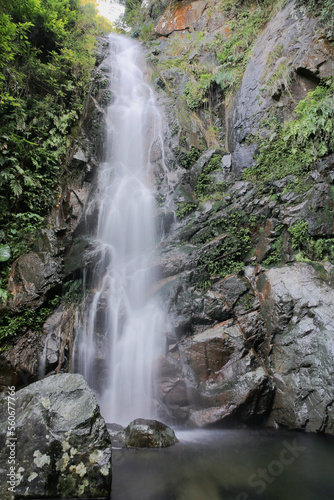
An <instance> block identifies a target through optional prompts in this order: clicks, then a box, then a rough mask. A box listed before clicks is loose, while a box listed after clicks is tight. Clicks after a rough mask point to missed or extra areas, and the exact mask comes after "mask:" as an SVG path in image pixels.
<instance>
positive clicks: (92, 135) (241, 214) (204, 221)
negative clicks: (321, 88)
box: [0, 0, 334, 434]
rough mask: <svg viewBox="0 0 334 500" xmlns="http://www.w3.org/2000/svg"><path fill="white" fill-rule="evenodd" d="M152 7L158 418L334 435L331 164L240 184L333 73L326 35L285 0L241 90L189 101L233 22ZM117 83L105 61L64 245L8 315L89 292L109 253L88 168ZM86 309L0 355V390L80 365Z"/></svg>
mask: <svg viewBox="0 0 334 500" xmlns="http://www.w3.org/2000/svg"><path fill="white" fill-rule="evenodd" d="M250 4H252V2H250ZM255 4H256V5H259V2H254V5H253V4H252V5H251V6H250V10H252V9H253V10H254V8H256V5H255ZM144 7H145V9H146V12H147V16H148V17H149V16H151V18H152V19H153V20H154V23H155V33H156V37H157V38H156V40H154V41H153V42H148V43H146V44H145V50H146V55H147V60H148V63H149V71H148V78H151V80H152V84H153V86H154V88H155V91H156V96H157V99H158V101H159V103H160V106H161V112H162V114H163V120H162V122H163V124H164V130H163V133H164V143H165V157H164V161H165V166H166V167H167V168H162V161H161V158H160V156H159V154H158V152H156V151H154V150H152V162H153V166H154V176H155V178H156V198H157V202H158V203H157V213H156V219H157V225H158V227H159V228H160V231H161V236H163V237H162V239H161V243H159V245H158V247H157V255H156V259H155V262H154V266H155V270H156V272H157V275H159V277H160V279H159V281H158V282H157V283H156V286H155V287H154V290H152V293H157V292H159V293H160V294H161V295H162V297H163V299H164V301H165V304H166V307H167V308H168V310H169V313H170V315H171V317H172V320H173V324H174V330H173V332H168V333H167V335H166V352H165V356H164V357H163V358H162V359H161V360H160V362H159V369H158V370H157V374H156V380H157V384H158V400H159V401H158V403H157V406H158V407H159V412H160V415H159V417H160V418H161V419H165V420H168V421H171V422H177V423H180V422H181V423H185V424H187V425H192V426H206V425H212V424H225V425H234V424H237V425H240V424H242V425H243V424H257V423H263V424H267V425H271V426H282V427H283V426H284V427H288V428H294V429H305V430H308V431H313V432H325V433H331V434H333V433H334V406H333V405H334V392H333V387H334V369H333V366H334V364H333V361H334V359H333V338H334V321H333V316H334V314H333V313H334V310H333V298H334V297H333V293H334V292H333V280H334V266H333V263H332V262H333V258H334V240H333V234H334V217H333V214H334V195H333V193H334V188H333V182H334V174H333V171H334V155H333V154H330V153H329V154H328V155H327V156H326V157H323V158H320V159H319V160H318V161H317V162H315V163H314V165H313V166H312V169H311V170H310V172H309V174H308V175H307V176H305V177H304V181H303V186H302V188H301V186H300V185H298V179H297V177H296V176H294V175H288V176H285V177H283V178H282V179H278V180H275V181H268V182H260V181H259V182H250V181H246V180H244V177H243V173H244V171H245V170H246V169H248V168H249V167H252V166H253V165H254V164H255V162H256V152H257V148H258V140H259V138H261V137H267V136H269V135H270V133H271V131H270V127H268V126H266V125H265V122H266V120H268V119H269V118H270V117H271V116H272V115H275V117H276V118H277V119H278V120H279V121H280V122H283V121H286V120H291V119H293V118H294V117H295V114H294V110H295V108H296V105H297V104H298V102H300V101H301V100H302V99H304V98H305V97H306V95H307V94H308V92H309V91H310V90H314V89H315V88H317V86H318V85H319V83H321V82H322V81H323V80H324V79H325V78H327V77H329V76H331V75H332V74H333V67H334V66H333V64H334V55H333V54H334V50H333V44H332V41H331V40H329V39H328V38H326V37H325V35H324V34H323V32H322V29H321V25H320V24H319V21H318V20H317V19H314V18H311V17H308V15H307V14H306V11H305V9H304V8H303V7H300V6H297V4H296V2H289V3H288V4H287V5H286V6H285V7H284V8H283V9H281V8H280V7H279V5H276V8H275V9H274V10H273V11H272V12H271V16H270V20H268V23H267V24H266V25H265V26H264V27H263V30H262V31H261V32H259V33H258V37H257V40H256V41H255V42H254V45H253V48H252V51H251V53H250V57H249V60H248V62H247V65H246V67H245V71H244V74H243V77H242V78H241V79H240V85H239V87H238V89H237V91H236V92H234V93H233V95H232V94H231V93H229V94H228V95H227V92H226V88H225V87H224V85H223V83H222V84H221V85H220V84H217V83H215V82H211V84H210V86H209V88H206V91H207V94H205V99H204V97H203V99H202V101H201V100H197V101H196V103H195V104H194V102H193V100H191V99H190V98H192V97H191V96H192V94H191V93H190V92H191V89H192V88H193V87H192V86H193V85H194V82H193V80H192V76H191V72H189V71H187V70H186V69H185V64H187V65H189V68H190V67H192V68H195V69H194V71H195V70H196V71H197V70H198V68H201V71H202V69H203V68H204V69H203V71H202V73H203V75H205V74H206V73H205V71H207V70H208V68H210V71H212V72H215V71H218V72H219V68H220V63H221V61H218V60H217V57H216V56H215V55H214V54H213V53H212V52H211V51H210V44H211V43H215V40H217V36H218V39H219V40H221V41H227V42H228V41H229V39H230V37H231V36H232V35H231V29H232V28H231V26H232V27H233V13H232V14H226V12H225V11H223V10H222V9H221V8H220V7H221V3H220V2H219V1H218V0H217V1H216V0H214V1H212V2H210V4H209V2H205V1H202V0H199V1H195V2H191V1H185V2H160V1H159V2H158V1H150V2H145V5H144ZM157 13H158V14H157ZM228 15H229V16H230V17H227V16H228ZM231 16H232V17H231ZM204 39H205V41H206V43H201V40H204ZM195 42H196V43H195ZM194 47H196V48H194ZM238 50H239V51H240V47H239V48H238V49H236V57H237V56H238V57H239V53H238ZM181 56H182V58H183V59H182V60H181V59H180V57H181ZM185 60H186V61H187V63H185ZM180 61H181V62H180ZM187 67H188V66H187ZM189 68H188V69H189ZM108 78H109V76H108V71H107V69H106V67H105V65H104V62H103V60H102V56H101V61H100V65H99V67H98V68H97V71H96V74H95V76H94V79H93V82H92V94H91V95H90V97H89V100H88V103H87V108H86V115H85V118H84V122H83V128H82V137H81V139H80V141H79V142H78V144H77V145H76V148H75V150H74V151H73V165H74V167H75V168H77V169H79V171H80V170H82V175H81V176H78V178H77V181H76V182H74V183H73V186H71V187H68V188H67V190H66V191H64V194H63V197H62V199H61V202H60V209H59V221H60V222H59V231H58V233H57V234H58V240H59V241H60V243H59V241H58V248H59V245H60V246H62V247H64V248H65V252H63V254H61V256H59V254H57V252H55V253H54V254H52V253H51V255H53V256H52V259H51V257H50V256H49V257H48V258H47V260H46V261H47V262H48V266H47V269H48V272H47V273H46V274H47V276H46V275H45V279H44V281H43V282H41V281H38V279H37V277H36V276H35V277H34V280H30V281H29V279H28V276H26V274H24V273H25V271H24V269H25V267H24V264H25V261H27V260H29V259H30V260H31V261H32V262H34V263H35V264H36V268H37V267H38V265H39V262H40V261H41V259H42V258H44V257H45V255H43V252H44V248H45V247H43V250H40V252H36V254H31V255H29V256H24V258H21V260H20V261H17V262H16V264H15V268H14V269H13V273H12V289H13V295H14V298H13V307H16V308H20V307H21V305H22V307H23V304H27V303H30V301H33V302H34V303H36V304H37V303H40V301H41V300H43V299H42V297H43V296H44V295H47V294H48V293H49V292H48V287H49V283H50V282H51V281H52V282H53V283H56V282H57V280H58V281H59V279H65V280H77V279H78V278H81V277H82V275H83V272H82V270H83V269H85V279H87V282H88V283H89V282H90V283H91V286H92V288H93V286H94V285H93V277H92V276H91V275H90V274H91V272H90V270H91V269H92V262H96V260H98V258H99V255H98V252H95V253H94V252H93V251H92V247H91V241H90V239H89V237H87V236H85V235H87V234H93V232H94V223H95V221H96V210H97V205H96V201H95V199H94V175H93V174H94V170H95V168H96V165H97V164H98V162H99V161H100V160H101V158H102V149H103V148H102V142H103V140H102V137H103V135H101V130H103V123H104V119H105V113H104V108H105V106H106V105H107V103H108V102H109V100H110V99H112V96H111V95H109V93H108V91H107V90H106V86H107V83H108ZM203 78H204V76H203ZM196 88H197V91H198V93H200V92H201V91H202V90H203V87H196ZM201 95H202V94H201ZM203 95H204V94H203ZM195 97H196V96H195ZM197 97H198V95H197ZM83 207H85V209H84V210H83ZM66 222H67V226H66V224H65V223H66ZM69 226H70V227H69ZM59 258H60V259H61V258H63V259H64V262H63V264H64V265H63V266H62V267H61V271H60V272H59V268H58V267H57V266H58V265H59ZM57 259H58V260H57ZM46 261H45V262H46ZM45 269H46V268H43V272H44V273H45V272H46V271H45ZM50 280H51V281H50ZM14 292H15V293H14ZM70 298H73V297H72V296H71V297H70ZM86 300H88V301H89V300H91V298H90V295H88V296H87V297H86ZM27 301H28V302H27ZM69 302H71V301H69ZM64 309H65V312H64ZM76 314H78V313H76V312H75V307H74V304H73V300H72V304H71V305H66V307H63V308H62V309H59V310H58V311H56V312H55V314H54V315H53V316H52V317H51V318H49V319H48V321H47V323H46V324H45V326H44V335H43V336H42V337H41V338H39V339H38V340H36V338H35V336H34V335H33V332H27V333H26V334H25V336H23V337H22V338H21V339H20V340H19V342H18V343H17V344H16V345H15V346H14V347H13V348H12V349H11V350H9V351H7V352H6V353H3V354H2V355H1V359H0V362H1V363H2V365H3V366H4V367H5V368H6V370H5V372H4V373H5V375H4V377H3V384H4V385H11V384H14V383H15V384H16V383H18V384H20V383H21V384H22V383H30V382H31V381H33V380H34V379H36V377H37V373H38V363H37V362H36V359H39V358H40V357H41V356H42V352H43V350H44V355H43V360H44V361H43V363H44V365H43V370H44V372H45V373H52V372H54V371H56V372H59V371H66V370H68V369H71V366H70V359H71V346H72V344H73V335H72V331H73V322H74V319H75V315H76ZM102 314H103V307H101V315H102ZM97 327H98V325H97ZM27 345H31V348H28V349H27V348H26V346H27ZM23 351H24V352H25V355H24V356H22V355H21V354H20V353H21V352H23ZM19 356H20V362H18V357H19ZM99 356H103V353H102V352H101V353H99Z"/></svg>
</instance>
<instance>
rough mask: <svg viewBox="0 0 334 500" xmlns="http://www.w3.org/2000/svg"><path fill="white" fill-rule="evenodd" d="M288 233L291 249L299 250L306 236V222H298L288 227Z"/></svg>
mask: <svg viewBox="0 0 334 500" xmlns="http://www.w3.org/2000/svg"><path fill="white" fill-rule="evenodd" d="M288 231H289V233H290V234H291V239H292V248H293V249H294V250H298V249H300V248H301V247H302V246H303V244H304V243H305V240H306V238H307V235H308V222H305V221H302V220H299V221H297V222H296V223H295V224H293V225H292V226H290V227H289V229H288Z"/></svg>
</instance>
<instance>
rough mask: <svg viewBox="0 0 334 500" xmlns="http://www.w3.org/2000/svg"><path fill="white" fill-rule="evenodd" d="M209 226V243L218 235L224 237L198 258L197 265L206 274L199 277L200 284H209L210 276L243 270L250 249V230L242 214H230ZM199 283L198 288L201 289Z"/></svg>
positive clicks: (222, 275) (220, 275) (225, 274)
mask: <svg viewBox="0 0 334 500" xmlns="http://www.w3.org/2000/svg"><path fill="white" fill-rule="evenodd" d="M254 222H255V219H254V220H253V223H254ZM209 225H210V227H211V230H212V232H211V234H210V237H209V241H214V239H215V238H216V237H217V236H219V235H221V236H224V237H223V238H221V239H220V243H219V244H218V245H214V246H213V247H212V248H211V249H210V250H209V251H206V252H205V253H204V254H203V255H202V257H201V258H200V260H199V265H200V266H201V268H202V270H203V271H204V273H206V274H204V276H202V277H201V283H207V282H209V278H210V277H211V276H219V277H224V276H228V275H229V274H232V273H236V272H238V271H241V270H242V269H244V267H245V263H244V260H245V256H246V255H247V253H248V252H249V251H250V250H251V248H252V239H251V228H250V227H249V226H248V225H247V216H246V214H245V213H244V212H235V213H231V214H229V215H228V216H227V217H225V218H221V219H217V220H215V221H211V222H210V224H209ZM246 225H247V227H245V226H246ZM201 283H199V286H200V288H203V287H202V285H201Z"/></svg>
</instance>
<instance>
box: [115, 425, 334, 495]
mask: <svg viewBox="0 0 334 500" xmlns="http://www.w3.org/2000/svg"><path fill="white" fill-rule="evenodd" d="M176 435H177V437H178V438H179V441H180V442H179V443H178V444H176V445H174V446H171V447H169V448H164V449H142V450H128V449H119V450H113V487H112V495H111V500H334V439H333V438H332V437H327V436H318V435H311V434H304V433H296V432H282V431H273V430H195V431H179V432H178V431H177V432H176Z"/></svg>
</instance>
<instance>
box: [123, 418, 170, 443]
mask: <svg viewBox="0 0 334 500" xmlns="http://www.w3.org/2000/svg"><path fill="white" fill-rule="evenodd" d="M177 442H178V439H177V437H176V436H175V433H174V431H173V429H171V428H170V427H168V425H165V424H163V423H162V422H158V420H149V419H145V418H137V419H136V420H133V421H132V422H131V423H130V424H129V425H128V426H127V428H126V429H125V444H126V446H127V447H129V448H164V447H166V446H171V445H172V444H175V443H177Z"/></svg>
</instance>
